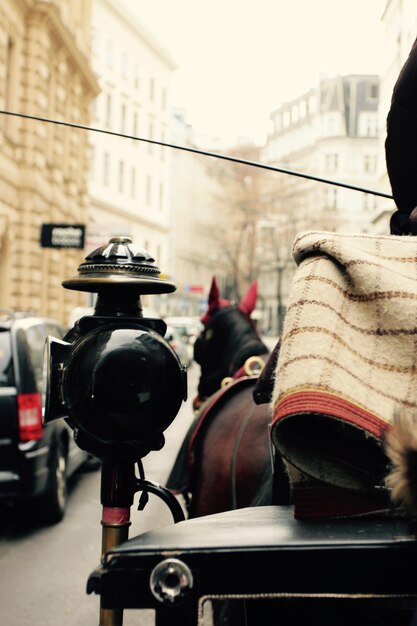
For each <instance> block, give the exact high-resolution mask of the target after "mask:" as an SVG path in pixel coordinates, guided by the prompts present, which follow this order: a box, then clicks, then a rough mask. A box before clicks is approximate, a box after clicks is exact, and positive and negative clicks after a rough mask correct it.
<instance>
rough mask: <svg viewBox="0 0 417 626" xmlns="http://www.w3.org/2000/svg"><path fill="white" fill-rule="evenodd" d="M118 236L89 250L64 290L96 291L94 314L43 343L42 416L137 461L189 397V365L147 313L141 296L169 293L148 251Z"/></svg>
mask: <svg viewBox="0 0 417 626" xmlns="http://www.w3.org/2000/svg"><path fill="white" fill-rule="evenodd" d="M131 243H132V242H131V240H130V239H129V238H127V237H115V238H112V239H110V241H109V243H108V244H107V245H105V246H102V247H100V248H98V249H96V250H94V251H93V252H91V253H90V254H89V255H88V256H87V257H86V259H85V262H84V263H81V265H80V266H79V268H78V276H75V277H74V278H71V279H68V280H66V281H64V282H63V283H62V284H63V286H64V287H65V288H67V289H76V290H79V291H87V292H92V293H97V300H96V307H95V310H94V314H93V315H91V316H85V317H82V318H81V319H80V320H78V322H76V324H75V326H74V327H73V328H72V329H71V330H70V331H69V332H68V333H67V335H66V336H65V337H64V340H63V341H60V340H58V339H55V338H52V337H49V338H48V340H47V343H46V347H45V360H44V364H45V373H44V421H45V422H46V423H47V422H50V421H52V420H54V419H57V418H58V417H65V418H66V419H67V421H68V423H69V424H70V426H71V427H72V428H73V429H74V434H75V439H76V441H77V443H78V445H79V446H80V447H81V448H84V449H86V450H87V451H88V452H90V453H92V454H93V455H95V456H97V457H98V458H101V459H103V460H109V459H113V460H114V459H116V460H135V459H138V458H142V457H143V456H145V455H146V454H147V453H148V452H149V451H150V450H156V449H160V448H161V447H162V446H163V445H164V437H163V431H164V430H165V429H166V428H167V427H168V426H169V425H170V424H171V422H172V421H173V419H174V418H175V416H176V414H177V413H178V410H179V408H180V406H181V403H182V401H183V400H185V399H186V394H187V390H186V386H187V385H186V370H185V368H184V367H183V366H182V365H181V363H180V361H179V359H178V357H177V355H176V353H175V352H174V350H173V349H172V348H171V346H170V345H169V344H168V342H167V341H166V340H165V339H164V337H163V335H164V334H165V330H166V324H165V322H163V320H161V319H159V318H145V317H143V314H142V306H141V302H140V295H141V294H151V293H153V294H159V293H169V292H172V291H174V290H175V285H173V284H172V283H170V282H168V281H167V280H165V279H164V278H162V277H161V276H160V271H159V269H158V268H157V267H156V266H155V262H154V259H153V258H152V257H151V256H150V255H149V253H148V252H146V251H145V250H143V249H141V248H137V247H135V246H133V245H131Z"/></svg>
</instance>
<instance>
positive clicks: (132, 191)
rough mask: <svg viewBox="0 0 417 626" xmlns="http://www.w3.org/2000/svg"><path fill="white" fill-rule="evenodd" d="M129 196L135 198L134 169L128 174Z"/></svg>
mask: <svg viewBox="0 0 417 626" xmlns="http://www.w3.org/2000/svg"><path fill="white" fill-rule="evenodd" d="M130 195H131V197H132V198H134V197H135V196H136V168H134V167H132V170H131V172H130Z"/></svg>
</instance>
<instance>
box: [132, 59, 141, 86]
mask: <svg viewBox="0 0 417 626" xmlns="http://www.w3.org/2000/svg"><path fill="white" fill-rule="evenodd" d="M133 71H134V74H133V85H134V87H135V89H139V82H140V81H139V76H140V72H139V65H138V64H137V63H136V64H135V69H134V70H133Z"/></svg>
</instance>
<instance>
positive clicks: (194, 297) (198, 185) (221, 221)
mask: <svg viewBox="0 0 417 626" xmlns="http://www.w3.org/2000/svg"><path fill="white" fill-rule="evenodd" d="M170 139H171V141H172V143H174V144H179V145H183V146H186V147H190V148H192V147H197V146H196V142H197V143H198V139H196V137H195V134H194V132H193V129H192V128H191V127H190V126H189V125H188V124H187V121H186V119H185V114H184V111H181V110H176V111H174V112H173V119H172V125H171V137H170ZM206 141H207V139H206ZM219 172H220V168H219V163H218V162H217V160H216V159H210V158H208V157H205V156H200V155H196V154H192V153H189V152H186V151H175V152H174V153H173V154H172V159H171V175H170V206H171V237H170V248H169V273H170V275H171V276H172V279H173V281H174V283H175V284H176V286H177V291H176V293H175V294H173V295H170V296H169V297H168V298H166V306H167V309H166V312H167V313H169V314H171V315H192V316H195V315H199V314H201V313H202V312H203V310H205V309H206V308H207V296H208V292H209V289H210V284H211V280H212V278H213V276H216V279H217V281H218V283H219V285H220V286H221V288H222V289H223V290H224V289H225V287H226V282H227V270H226V263H225V258H224V249H223V246H222V239H221V238H220V237H219V236H218V235H219V233H221V232H222V231H227V229H228V226H227V216H226V215H225V210H224V206H225V204H224V197H225V187H224V184H223V183H224V181H223V180H222V179H221V177H220V174H219ZM221 198H223V200H221Z"/></svg>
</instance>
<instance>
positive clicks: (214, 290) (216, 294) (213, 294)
mask: <svg viewBox="0 0 417 626" xmlns="http://www.w3.org/2000/svg"><path fill="white" fill-rule="evenodd" d="M219 305H220V289H219V286H218V284H217V280H216V277H215V276H213V278H212V281H211V287H210V292H209V297H208V308H209V311H212V310H213V309H217V308H218V307H219Z"/></svg>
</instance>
